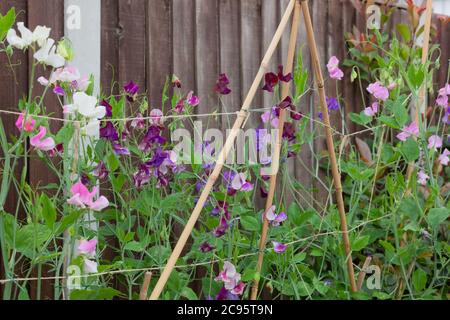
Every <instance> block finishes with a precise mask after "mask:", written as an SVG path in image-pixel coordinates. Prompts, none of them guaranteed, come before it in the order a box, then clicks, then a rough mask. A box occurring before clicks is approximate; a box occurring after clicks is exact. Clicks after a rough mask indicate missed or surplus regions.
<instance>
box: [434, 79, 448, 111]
mask: <svg viewBox="0 0 450 320" xmlns="http://www.w3.org/2000/svg"><path fill="white" fill-rule="evenodd" d="M449 95H450V84H448V83H447V84H446V85H445V87H443V88H441V89H440V90H439V95H438V97H437V99H436V104H437V105H438V106H440V107H442V108H447V107H448V106H449V105H448V96H449Z"/></svg>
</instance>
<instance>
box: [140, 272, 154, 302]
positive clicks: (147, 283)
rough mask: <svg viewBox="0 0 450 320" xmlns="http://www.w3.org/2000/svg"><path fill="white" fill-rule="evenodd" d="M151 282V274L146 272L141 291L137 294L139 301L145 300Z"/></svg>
mask: <svg viewBox="0 0 450 320" xmlns="http://www.w3.org/2000/svg"><path fill="white" fill-rule="evenodd" d="M151 280H152V273H151V272H146V273H145V276H144V282H143V283H142V287H141V291H140V292H139V300H147V292H148V287H149V286H150V281H151Z"/></svg>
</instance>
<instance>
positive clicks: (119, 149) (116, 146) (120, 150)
mask: <svg viewBox="0 0 450 320" xmlns="http://www.w3.org/2000/svg"><path fill="white" fill-rule="evenodd" d="M112 148H113V150H114V153H115V154H117V155H124V156H128V155H130V150H128V148H126V147H123V146H121V145H120V144H118V143H113V144H112Z"/></svg>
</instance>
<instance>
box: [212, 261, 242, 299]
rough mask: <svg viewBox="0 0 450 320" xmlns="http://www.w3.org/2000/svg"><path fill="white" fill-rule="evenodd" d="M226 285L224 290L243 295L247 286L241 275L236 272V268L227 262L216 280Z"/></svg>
mask: <svg viewBox="0 0 450 320" xmlns="http://www.w3.org/2000/svg"><path fill="white" fill-rule="evenodd" d="M215 280H216V281H221V282H223V283H224V288H225V289H227V290H228V291H230V292H231V293H232V294H235V295H241V294H242V293H243V292H244V288H245V284H244V283H242V282H241V275H240V274H239V273H238V272H237V271H236V268H235V266H234V265H233V264H232V263H230V262H228V261H225V262H224V264H223V270H222V271H221V272H220V273H219V275H218V276H217V277H216V279H215Z"/></svg>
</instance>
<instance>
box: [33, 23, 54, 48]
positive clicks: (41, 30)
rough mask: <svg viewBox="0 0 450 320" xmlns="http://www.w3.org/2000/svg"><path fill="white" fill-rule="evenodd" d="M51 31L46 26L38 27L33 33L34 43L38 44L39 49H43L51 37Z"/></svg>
mask: <svg viewBox="0 0 450 320" xmlns="http://www.w3.org/2000/svg"><path fill="white" fill-rule="evenodd" d="M51 30H52V29H50V28H47V27H46V26H37V27H36V29H34V31H33V42H37V44H38V45H39V47H42V46H43V45H44V44H45V43H46V41H47V39H48V37H49V36H50V31H51Z"/></svg>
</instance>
